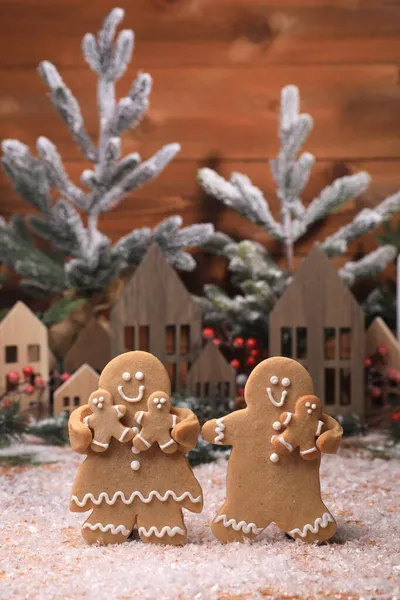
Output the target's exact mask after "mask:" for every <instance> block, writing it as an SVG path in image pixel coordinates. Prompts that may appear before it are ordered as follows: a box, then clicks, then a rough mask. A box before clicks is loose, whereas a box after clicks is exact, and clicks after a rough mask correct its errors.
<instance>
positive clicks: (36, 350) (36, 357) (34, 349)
mask: <svg viewBox="0 0 400 600" xmlns="http://www.w3.org/2000/svg"><path fill="white" fill-rule="evenodd" d="M39 361H40V346H39V344H29V345H28V362H39Z"/></svg>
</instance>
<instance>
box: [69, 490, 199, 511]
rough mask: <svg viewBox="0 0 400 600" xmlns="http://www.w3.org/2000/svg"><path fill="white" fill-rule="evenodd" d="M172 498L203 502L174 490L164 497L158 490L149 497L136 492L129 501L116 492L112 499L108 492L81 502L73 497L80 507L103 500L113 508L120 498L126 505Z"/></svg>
mask: <svg viewBox="0 0 400 600" xmlns="http://www.w3.org/2000/svg"><path fill="white" fill-rule="evenodd" d="M170 497H171V498H173V499H174V500H175V502H180V501H181V500H183V499H184V498H190V500H191V502H201V496H197V498H194V497H193V496H192V494H191V493H190V492H183V494H181V495H180V496H177V495H176V494H175V492H174V491H173V490H167V491H166V492H165V494H164V495H163V496H162V495H161V494H160V493H159V492H157V490H153V491H152V492H150V494H149V495H148V496H147V497H146V496H143V494H142V493H141V492H139V491H136V492H133V493H132V494H131V495H130V496H129V498H128V499H127V498H126V497H125V494H124V492H115V494H114V496H113V497H112V498H111V499H110V496H109V495H108V494H107V492H101V493H100V494H99V496H98V498H95V497H94V496H93V494H90V493H89V494H85V495H84V497H83V500H79V498H78V496H72V501H73V502H75V504H77V505H78V506H81V507H82V506H85V504H86V502H87V501H88V500H91V501H92V502H93V504H95V505H96V506H98V505H99V504H101V503H102V502H103V500H105V501H106V502H107V504H110V505H111V506H112V505H113V504H115V503H116V501H117V499H118V498H120V499H121V500H122V502H123V503H124V504H132V502H133V501H134V499H135V498H139V499H140V500H141V502H144V503H145V504H148V503H149V502H151V501H152V500H153V498H157V500H160V502H165V501H166V500H168V498H170Z"/></svg>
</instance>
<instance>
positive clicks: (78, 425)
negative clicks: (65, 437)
mask: <svg viewBox="0 0 400 600" xmlns="http://www.w3.org/2000/svg"><path fill="white" fill-rule="evenodd" d="M91 414H92V411H91V410H90V406H89V404H84V405H83V406H80V407H79V408H77V409H75V410H74V411H73V412H72V413H71V416H70V418H69V421H68V432H69V441H70V444H71V448H72V450H74V451H75V452H77V453H78V454H86V452H87V450H88V448H89V446H90V444H91V442H92V437H93V436H92V432H91V431H90V429H89V427H87V426H86V425H85V423H84V422H83V420H84V418H85V417H87V416H89V415H91Z"/></svg>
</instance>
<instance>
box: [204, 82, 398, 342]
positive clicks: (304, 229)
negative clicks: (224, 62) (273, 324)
mask: <svg viewBox="0 0 400 600" xmlns="http://www.w3.org/2000/svg"><path fill="white" fill-rule="evenodd" d="M312 127H313V120H312V118H311V116H310V115H308V114H302V113H300V96H299V90H298V88H297V87H296V86H294V85H289V86H286V87H285V88H283V90H282V92H281V109H280V120H279V140H280V150H279V154H278V156H277V157H276V158H275V159H273V160H271V161H270V168H271V172H272V176H273V179H274V181H275V184H276V195H277V197H278V199H279V204H280V210H279V214H278V215H273V214H272V213H271V210H270V207H269V204H268V201H267V200H266V199H265V197H264V195H263V193H262V191H261V190H260V189H258V188H257V187H255V186H254V184H253V183H252V182H251V181H250V179H249V178H248V177H247V176H246V175H243V174H240V173H233V174H232V175H231V178H230V180H226V179H224V178H223V177H221V176H220V175H219V174H218V173H216V172H215V171H213V170H212V169H209V168H203V169H200V170H199V173H198V180H199V182H200V184H201V186H202V187H203V189H204V190H205V191H206V192H207V193H208V194H210V195H212V196H214V197H215V198H216V199H217V200H219V201H220V202H222V203H223V204H225V205H226V206H229V207H231V208H233V209H234V210H236V211H237V212H238V213H239V214H240V215H242V216H244V217H246V218H247V219H249V220H250V221H252V222H254V223H256V224H258V225H260V226H261V227H263V229H264V230H265V231H266V232H267V233H268V234H269V235H270V236H271V237H273V238H274V239H276V240H277V241H278V242H280V243H281V245H282V249H283V254H284V255H285V259H286V268H285V270H284V271H282V270H281V269H279V268H278V266H277V264H276V263H275V261H274V260H273V258H272V257H271V256H270V255H269V254H268V253H267V252H266V251H265V250H263V248H262V247H261V246H259V244H255V243H254V242H249V241H247V242H241V243H240V244H236V243H235V242H234V241H233V240H230V239H229V238H228V239H227V237H223V234H214V236H212V238H211V239H210V241H209V242H208V244H207V245H206V246H205V249H206V250H209V251H211V252H212V253H214V254H217V255H222V256H225V257H226V258H227V259H228V261H229V262H228V268H229V270H230V271H231V273H232V283H233V284H234V285H235V286H236V288H238V290H239V291H240V292H241V295H238V296H235V297H234V298H230V297H229V296H228V295H227V294H225V293H223V292H222V291H221V290H220V289H219V288H217V287H215V286H211V287H210V286H208V287H206V289H205V298H204V299H203V307H204V309H205V313H206V322H207V323H209V324H210V325H215V324H218V323H219V324H222V323H223V322H227V323H229V324H230V327H231V328H232V327H234V328H236V330H237V326H238V324H239V331H236V333H243V332H245V331H246V330H247V331H252V330H254V323H256V324H257V326H259V327H261V328H263V327H264V329H265V327H266V325H265V322H266V320H267V319H266V313H268V312H269V310H270V309H271V308H272V306H273V303H274V301H275V299H277V298H279V296H280V295H281V293H282V292H283V290H284V289H285V287H286V285H287V284H288V282H289V281H290V280H291V276H292V273H293V270H294V254H295V248H294V247H295V243H296V242H297V241H298V240H300V239H301V238H302V237H303V236H305V235H306V234H307V233H308V231H309V229H310V227H311V226H312V225H313V224H315V223H316V222H317V221H320V220H321V219H324V218H326V217H327V216H328V215H329V214H330V213H332V212H333V211H335V210H337V209H338V208H340V207H341V206H343V205H344V204H345V203H346V202H349V201H350V200H352V199H354V198H356V197H358V196H359V195H360V194H362V193H363V192H364V191H365V190H366V188H367V187H368V185H369V182H370V177H369V175H368V173H365V172H359V173H356V174H354V175H350V176H345V177H341V178H339V179H336V180H335V181H333V183H331V184H329V185H328V186H326V187H325V188H324V189H323V190H322V191H321V193H320V194H319V195H318V196H317V197H316V198H315V199H314V200H312V201H311V202H310V203H309V204H308V205H307V206H306V205H305V204H304V202H303V199H302V194H303V191H304V189H305V187H306V185H307V183H308V181H309V179H310V176H311V171H312V168H313V166H314V163H315V158H314V156H313V155H312V154H310V153H309V152H301V149H302V147H303V145H304V143H305V142H306V140H307V138H308V136H309V134H310V132H311V130H312ZM399 211H400V193H397V194H394V195H393V196H390V197H389V198H387V199H386V200H384V201H383V202H381V203H380V204H379V205H378V206H376V207H374V208H365V209H363V210H361V212H359V213H358V214H357V215H356V216H355V217H354V219H353V220H352V221H351V222H350V223H349V224H347V225H345V226H343V227H342V228H340V229H339V230H338V231H337V232H335V233H334V234H333V235H331V236H329V237H328V238H327V239H325V240H324V241H323V242H322V243H321V247H322V248H323V250H324V251H325V252H326V253H327V255H328V256H337V255H342V254H343V253H345V252H346V251H347V250H348V246H349V243H350V242H352V241H353V240H355V239H358V238H359V237H361V236H363V235H365V234H367V233H369V232H371V231H373V230H375V229H376V228H377V227H379V226H380V225H381V224H382V223H384V222H385V221H388V220H389V219H390V218H391V217H392V216H393V214H395V213H398V212H399ZM395 254H396V251H395V248H394V246H393V245H386V246H384V247H381V248H379V249H378V250H375V251H373V252H371V253H369V254H367V255H366V256H365V257H363V258H362V259H361V260H359V261H356V262H349V263H347V264H345V265H344V267H343V268H342V269H340V271H339V274H340V276H341V277H342V278H343V280H344V281H346V283H348V284H349V285H352V284H353V283H354V282H355V281H356V280H357V279H358V278H360V277H365V276H366V275H371V274H372V275H375V274H377V273H379V272H380V271H381V270H382V269H384V268H385V266H386V265H387V264H388V263H389V262H390V261H391V260H393V258H394V257H395ZM243 323H245V326H243V328H242V329H241V330H240V328H241V326H242V324H243Z"/></svg>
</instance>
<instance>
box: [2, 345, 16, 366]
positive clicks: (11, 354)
mask: <svg viewBox="0 0 400 600" xmlns="http://www.w3.org/2000/svg"><path fill="white" fill-rule="evenodd" d="M5 362H6V363H8V364H10V363H16V362H18V348H17V346H6V347H5Z"/></svg>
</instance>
